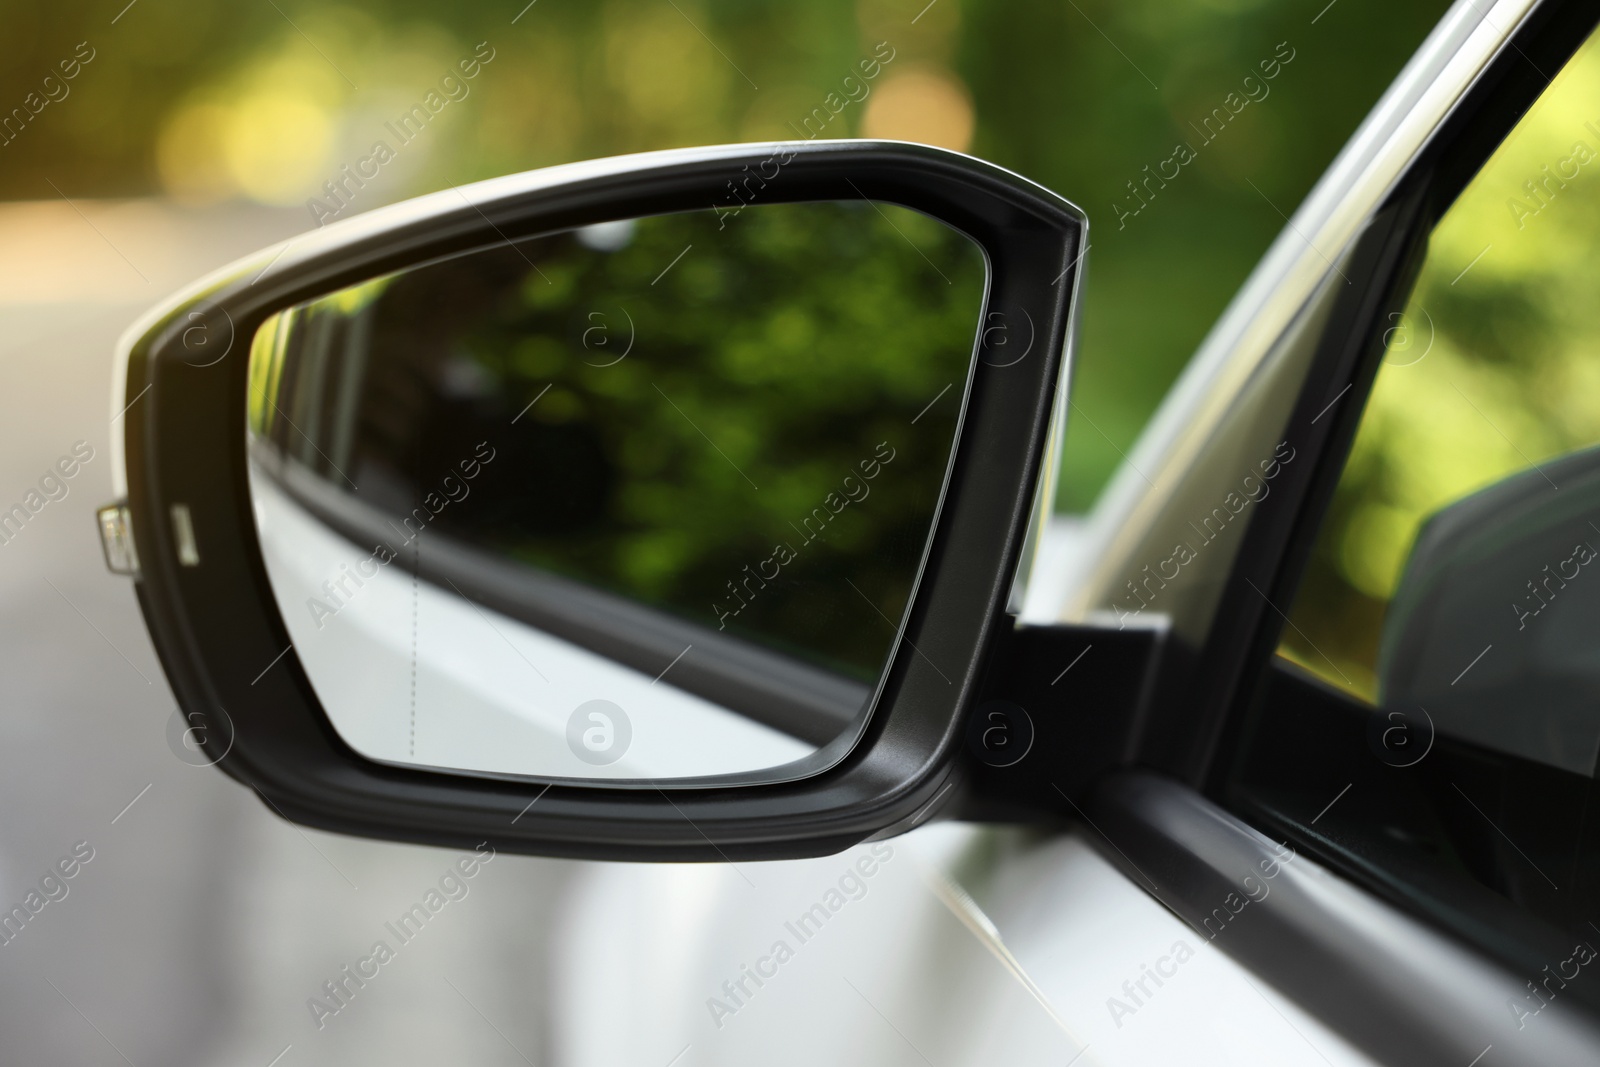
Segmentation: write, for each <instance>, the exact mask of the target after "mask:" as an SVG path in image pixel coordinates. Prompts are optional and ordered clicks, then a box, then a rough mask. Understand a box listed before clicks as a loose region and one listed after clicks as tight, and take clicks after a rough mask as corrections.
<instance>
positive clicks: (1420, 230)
mask: <svg viewBox="0 0 1600 1067" xmlns="http://www.w3.org/2000/svg"><path fill="white" fill-rule="evenodd" d="M1597 25H1600V12H1596V11H1594V10H1589V9H1586V8H1585V6H1584V5H1581V4H1579V3H1575V2H1570V0H1545V2H1543V3H1540V4H1538V5H1537V6H1535V7H1534V9H1533V10H1532V11H1530V13H1529V14H1528V16H1527V17H1526V18H1525V19H1524V20H1523V21H1522V22H1521V23H1520V24H1519V25H1518V26H1517V27H1516V28H1515V30H1514V31H1512V33H1511V34H1509V35H1508V37H1507V38H1506V40H1505V41H1504V43H1503V44H1502V45H1501V47H1500V48H1499V49H1498V50H1497V52H1496V54H1495V56H1494V58H1493V60H1492V61H1491V62H1490V63H1489V64H1488V65H1487V66H1486V67H1485V69H1484V70H1483V71H1482V72H1481V74H1480V75H1479V76H1478V77H1477V78H1476V79H1475V80H1474V82H1473V84H1472V85H1471V86H1470V88H1469V89H1468V90H1467V91H1466V93H1465V94H1463V96H1462V98H1461V99H1460V101H1459V102H1458V103H1457V105H1456V106H1455V107H1454V108H1453V109H1452V110H1451V112H1450V113H1449V115H1448V116H1447V117H1446V119H1445V120H1444V121H1443V122H1442V123H1440V124H1439V125H1438V126H1437V127H1436V128H1435V130H1434V131H1433V133H1432V134H1431V136H1430V137H1429V138H1428V140H1427V143H1426V145H1425V146H1424V148H1423V150H1422V151H1421V152H1419V153H1418V154H1417V156H1416V158H1415V159H1413V160H1412V162H1411V163H1410V164H1409V165H1408V166H1407V167H1406V168H1405V170H1404V172H1403V173H1402V175H1401V176H1400V178H1399V179H1398V180H1397V181H1396V183H1395V184H1394V186H1393V188H1392V189H1391V190H1390V191H1389V193H1388V195H1387V196H1386V197H1385V198H1384V200H1383V201H1382V203H1381V205H1380V206H1379V207H1378V208H1377V210H1376V211H1375V212H1373V214H1372V215H1371V216H1370V218H1369V219H1368V220H1367V221H1366V224H1365V226H1364V228H1363V230H1362V232H1361V234H1360V236H1359V237H1358V238H1357V240H1356V241H1355V242H1354V243H1353V245H1352V247H1351V249H1350V250H1349V252H1348V254H1347V255H1346V257H1345V258H1344V260H1343V261H1342V265H1341V267H1340V269H1341V270H1342V271H1343V273H1344V274H1346V275H1347V276H1348V277H1349V278H1350V280H1351V282H1352V284H1351V285H1350V286H1349V287H1348V288H1349V290H1350V292H1348V293H1346V294H1344V295H1343V296H1342V297H1341V298H1340V299H1339V300H1338V302H1337V304H1336V306H1335V308H1334V311H1333V313H1332V314H1331V315H1330V317H1329V320H1328V325H1327V327H1326V328H1325V329H1324V330H1323V332H1322V335H1321V337H1320V338H1319V341H1318V351H1317V354H1316V357H1315V358H1314V360H1313V362H1312V365H1311V369H1310V371H1309V373H1308V374H1307V375H1306V378H1305V380H1304V382H1303V385H1302V388H1301V391H1300V394H1299V399H1298V400H1297V402H1296V404H1295V408H1294V411H1293V412H1292V413H1291V415H1290V418H1289V422H1288V424H1287V425H1288V426H1289V427H1291V430H1290V431H1289V434H1290V439H1291V441H1292V443H1293V444H1294V445H1295V447H1296V448H1298V449H1302V450H1303V454H1304V455H1306V456H1307V460H1308V461H1307V462H1305V463H1303V464H1302V463H1297V464H1295V465H1294V467H1293V468H1290V471H1291V472H1292V477H1291V478H1290V479H1284V480H1280V481H1279V482H1278V483H1277V484H1276V485H1275V487H1274V491H1275V492H1278V493H1282V494H1283V495H1284V496H1285V498H1286V499H1285V500H1284V501H1281V503H1282V504H1283V505H1284V506H1282V507H1280V508H1279V509H1277V510H1276V511H1274V512H1270V513H1268V512H1263V513H1262V515H1261V516H1258V517H1257V519H1256V521H1254V522H1252V523H1251V525H1250V526H1249V527H1248V528H1247V529H1246V530H1245V532H1244V540H1243V542H1242V544H1241V547H1240V550H1239V552H1238V555H1237V557H1236V559H1235V561H1234V563H1233V565H1232V567H1231V570H1230V572H1229V575H1228V578H1227V581H1226V588H1225V592H1224V594H1223V599H1222V602H1221V604H1220V606H1219V609H1218V611H1217V612H1216V615H1215V619H1214V621H1213V623H1212V626H1211V629H1210V631H1209V635H1208V639H1207V640H1206V642H1205V643H1204V645H1203V646H1202V647H1201V648H1200V649H1199V650H1198V652H1197V654H1196V665H1197V666H1196V672H1195V676H1194V677H1193V678H1192V679H1188V680H1186V681H1185V683H1184V686H1183V690H1184V692H1183V699H1170V698H1169V699H1168V700H1166V701H1163V702H1161V703H1158V704H1157V706H1156V707H1155V708H1154V709H1153V714H1154V717H1153V718H1152V722H1153V723H1154V724H1156V725H1155V728H1153V729H1149V730H1147V731H1146V732H1145V739H1144V742H1143V744H1142V746H1141V754H1142V756H1143V759H1142V760H1141V762H1144V763H1146V764H1147V765H1150V766H1154V767H1156V768H1159V769H1161V770H1164V771H1166V772H1167V773H1169V774H1172V775H1174V776H1176V777H1178V778H1179V779H1180V780H1182V781H1184V782H1187V783H1189V784H1190V785H1192V786H1193V787H1195V788H1196V789H1197V790H1198V791H1199V792H1200V793H1202V794H1203V795H1204V796H1205V797H1206V798H1207V799H1208V800H1209V801H1210V802H1213V803H1215V804H1216V805H1219V806H1221V807H1223V808H1227V809H1231V812H1232V815H1230V816H1229V818H1232V817H1233V816H1238V817H1239V818H1242V819H1243V820H1244V821H1245V822H1246V823H1251V824H1254V825H1255V826H1257V827H1260V828H1261V829H1263V830H1265V832H1266V833H1268V834H1270V835H1271V836H1273V837H1274V838H1280V839H1287V840H1289V841H1290V842H1292V843H1293V845H1294V846H1295V847H1297V848H1302V849H1304V850H1305V851H1306V852H1307V853H1308V854H1309V855H1311V856H1314V857H1315V858H1316V859H1317V860H1319V861H1321V862H1323V863H1326V864H1327V865H1328V867H1330V868H1332V869H1333V870H1335V871H1337V872H1338V873H1340V874H1342V875H1344V876H1345V877H1347V878H1349V879H1351V880H1352V881H1354V882H1355V883H1356V884H1358V885H1360V886H1362V887H1363V888H1365V889H1367V890H1368V891H1370V892H1372V893H1373V894H1374V895H1375V896H1376V897H1378V898H1380V899H1383V900H1386V901H1388V902H1389V903H1390V904H1392V905H1394V906H1395V907H1397V908H1399V909H1400V910H1402V911H1404V912H1409V913H1410V914H1412V915H1413V916H1416V917H1417V918H1419V919H1421V920H1422V921H1423V923H1424V924H1425V925H1430V926H1433V927H1435V928H1440V929H1442V931H1443V932H1444V933H1445V934H1447V935H1448V936H1449V937H1451V938H1452V939H1453V940H1455V941H1457V942H1460V943H1465V944H1468V945H1470V946H1471V947H1472V948H1473V949H1474V950H1476V951H1478V952H1481V953H1483V954H1484V955H1485V956H1487V957H1488V958H1490V959H1493V960H1494V961H1496V962H1497V963H1498V964H1500V965H1502V966H1504V967H1507V968H1509V969H1510V971H1511V973H1513V974H1527V975H1537V974H1539V973H1540V969H1541V967H1543V965H1544V964H1546V963H1549V962H1551V961H1550V960H1549V959H1548V958H1546V957H1545V956H1543V955H1541V954H1540V953H1538V952H1537V950H1535V949H1532V948H1530V947H1529V946H1527V945H1525V944H1523V943H1521V942H1518V941H1517V940H1515V939H1513V938H1510V937H1496V938H1491V937H1488V936H1486V935H1485V931H1486V929H1488V928H1489V926H1491V925H1492V924H1493V922H1494V920H1495V917H1494V916H1485V915H1483V914H1481V911H1480V913H1468V912H1467V911H1465V910H1463V909H1458V908H1452V907H1450V906H1449V902H1448V901H1446V902H1443V903H1444V904H1445V906H1444V907H1435V908H1425V907H1423V906H1422V904H1423V901H1424V899H1433V898H1429V897H1427V893H1428V892H1429V891H1428V890H1424V889H1420V888H1419V887H1417V886H1414V885H1410V884H1407V883H1406V882H1405V881H1404V880H1403V878H1399V877H1396V876H1394V874H1393V873H1392V872H1384V871H1381V870H1378V869H1377V868H1375V867H1374V865H1373V864H1372V863H1371V862H1370V860H1368V859H1367V858H1366V857H1363V856H1362V855H1360V854H1359V853H1358V852H1356V851H1355V850H1353V849H1351V848H1349V847H1346V846H1345V845H1342V844H1340V843H1339V842H1337V841H1335V840H1333V839H1331V838H1330V837H1328V836H1326V835H1322V834H1319V833H1317V832H1316V831H1314V830H1311V829H1310V828H1309V827H1306V826H1302V825H1299V824H1297V823H1294V822H1292V821H1290V820H1287V819H1284V818H1282V817H1280V816H1277V815H1274V814H1273V813H1270V812H1268V811H1266V810H1264V809H1263V808H1261V807H1260V806H1256V805H1252V804H1251V803H1249V802H1248V801H1246V800H1245V799H1243V798H1242V796H1241V795H1240V792H1239V791H1237V790H1235V789H1234V788H1233V782H1234V779H1235V775H1236V773H1237V771H1238V770H1239V769H1240V767H1241V765H1242V762H1243V756H1244V748H1243V743H1244V740H1245V738H1246V737H1247V736H1248V734H1249V731H1250V729H1251V727H1252V726H1253V724H1254V723H1255V722H1256V721H1257V720H1258V718H1259V717H1260V716H1261V715H1262V714H1263V713H1264V711H1265V709H1264V707H1263V700H1264V695H1265V689H1266V684H1267V681H1268V678H1269V674H1270V672H1271V670H1272V663H1273V659H1274V654H1275V651H1276V649H1277V647H1278V644H1279V640H1280V637H1281V634H1282V632H1283V630H1284V627H1285V622H1286V617H1285V616H1284V615H1283V614H1282V613H1281V610H1286V609H1287V608H1288V607H1289V605H1290V604H1291V603H1292V601H1293V598H1294V594H1295V593H1296V591H1297V589H1298V587H1299V584H1300V582H1301V579H1302V578H1303V576H1304V574H1305V571H1306V568H1307V564H1308V563H1309V560H1310V557H1311V553H1312V550H1313V547H1314V545H1315V542H1316V538H1317V535H1318V533H1319V532H1320V530H1321V527H1322V523H1323V521H1324V520H1325V518H1326V516H1327V512H1328V510H1329V506H1330V504H1331V502H1332V499H1333V495H1334V490H1335V488H1336V486H1337V484H1338V482H1339V479H1340V476H1341V475H1342V473H1343V471H1344V467H1345V464H1346V461H1347V460H1348V458H1349V454H1350V450H1351V446H1352V445H1353V443H1354V439H1355V435H1356V430H1357V428H1358V426H1359V424H1360V421H1361V417H1362V414H1363V411H1364V409H1365V402H1366V399H1367V397H1368V395H1369V393H1370V390H1371V388H1372V386H1373V383H1374V380H1375V378H1376V375H1377V371H1378V368H1379V366H1380V365H1381V361H1382V357H1383V354H1384V350H1385V344H1384V340H1383V338H1384V334H1385V329H1384V326H1385V324H1386V323H1388V322H1390V321H1392V320H1391V319H1390V317H1389V316H1390V315H1392V314H1394V313H1398V312H1400V311H1403V309H1404V307H1405V305H1406V302H1407V299H1408V298H1409V296H1410V294H1411V292H1412V289H1413V286H1414V283H1415V281H1416V278H1417V275H1418V272H1419V271H1420V268H1421V265H1422V261H1423V258H1424V256H1425V253H1426V251H1427V247H1428V242H1429V238H1430V236H1431V233H1432V231H1433V229H1434V228H1435V226H1436V225H1437V224H1438V222H1439V220H1440V219H1441V218H1442V217H1443V216H1444V214H1445V213H1446V212H1447V211H1448V210H1449V208H1450V207H1451V206H1452V205H1453V204H1454V202H1455V200H1456V198H1457V197H1458V196H1459V195H1460V193H1461V192H1462V190H1463V189H1465V187H1466V186H1467V184H1468V183H1469V182H1470V181H1471V180H1472V179H1473V178H1474V177H1475V176H1476V175H1477V173H1478V172H1479V170H1480V169H1481V167H1482V166H1483V165H1484V163H1485V162H1486V161H1487V160H1488V159H1489V158H1490V157H1491V156H1492V155H1493V154H1494V152H1495V151H1496V150H1497V149H1498V148H1499V146H1500V145H1501V144H1502V143H1503V141H1504V140H1505V138H1506V137H1507V136H1508V135H1509V134H1510V133H1511V131H1512V130H1513V128H1514V127H1515V126H1516V124H1517V123H1518V122H1519V121H1520V120H1521V119H1522V117H1523V116H1524V115H1525V114H1526V113H1527V111H1528V110H1529V109H1530V108H1531V107H1532V106H1533V104H1534V103H1535V102H1536V101H1537V100H1538V99H1539V98H1540V96H1541V95H1542V94H1543V92H1544V91H1545V90H1546V88H1547V87H1548V86H1549V84H1550V81H1549V80H1547V79H1546V78H1545V77H1544V75H1543V74H1542V73H1541V71H1543V70H1549V71H1552V72H1555V71H1558V70H1560V69H1562V68H1564V67H1565V66H1566V64H1567V63H1568V62H1569V61H1570V59H1571V58H1572V56H1573V55H1574V54H1575V53H1576V52H1577V50H1578V49H1579V48H1580V47H1581V46H1582V45H1583V44H1584V43H1586V42H1587V41H1588V40H1589V38H1590V37H1591V35H1592V34H1594V33H1596V32H1597ZM1330 405H1331V408H1330ZM1324 411H1327V413H1328V415H1329V416H1330V417H1327V418H1321V419H1320V422H1319V421H1318V420H1317V419H1315V418H1314V416H1318V415H1319V413H1321V412H1324ZM1295 427H1302V428H1304V429H1303V430H1302V431H1301V432H1300V435H1298V436H1297V435H1295V431H1294V430H1293V428H1295ZM1184 699H1187V706H1184ZM1241 825H1243V824H1241ZM1326 918H1329V919H1330V921H1334V922H1339V921H1341V920H1340V919H1339V917H1338V916H1337V915H1330V916H1326ZM1500 919H1501V920H1502V921H1503V923H1504V924H1505V926H1506V927H1507V928H1514V927H1515V926H1518V925H1526V923H1527V918H1526V916H1524V915H1523V914H1522V913H1521V912H1520V911H1519V910H1518V909H1516V908H1515V907H1514V906H1513V905H1511V904H1509V903H1506V904H1505V905H1504V913H1503V914H1502V915H1501V916H1500ZM1486 920H1487V921H1486ZM1308 951H1310V952H1311V953H1312V957H1311V958H1312V959H1314V958H1315V956H1316V955H1317V953H1318V952H1319V951H1322V952H1324V954H1325V953H1326V952H1331V951H1334V950H1333V949H1332V948H1329V947H1327V946H1324V948H1323V949H1321V950H1318V949H1316V948H1315V947H1312V948H1311V949H1308ZM1309 962H1311V959H1307V960H1306V961H1304V962H1303V964H1302V965H1304V963H1309ZM1448 980H1449V975H1448V974H1441V975H1440V976H1439V982H1438V986H1439V989H1438V990H1437V991H1436V992H1437V993H1438V994H1439V997H1443V994H1444V989H1445V987H1446V985H1447V984H1448ZM1347 992H1348V991H1347ZM1427 992H1428V991H1427V990H1418V993H1419V994H1422V995H1423V999H1426V994H1427ZM1330 995H1331V996H1337V994H1336V993H1330ZM1435 999H1438V998H1435ZM1445 999H1448V998H1445ZM1577 999H1587V998H1574V1001H1575V1000H1577ZM1440 1003H1443V1001H1442V1000H1441V1001H1440ZM1590 1010H1591V1011H1592V1010H1594V1009H1593V1008H1592V1007H1591V1008H1590Z"/></svg>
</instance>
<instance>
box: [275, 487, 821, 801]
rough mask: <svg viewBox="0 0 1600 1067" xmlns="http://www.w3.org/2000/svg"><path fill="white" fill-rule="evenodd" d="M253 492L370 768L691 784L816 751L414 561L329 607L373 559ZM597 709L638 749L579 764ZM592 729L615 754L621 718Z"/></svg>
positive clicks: (312, 661) (336, 718) (301, 646)
mask: <svg viewBox="0 0 1600 1067" xmlns="http://www.w3.org/2000/svg"><path fill="white" fill-rule="evenodd" d="M252 494H253V497H254V503H255V508H256V518H257V529H258V531H259V533H260V537H261V549H262V556H263V559H264V561H265V563H266V567H267V573H268V575H269V576H270V577H271V579H272V584H273V592H274V594H275V595H276V596H277V597H278V600H279V604H280V606H281V608H282V611H283V618H284V621H285V623H286V624H287V625H288V627H289V633H290V636H291V637H292V638H293V640H294V646H295V650H296V651H297V652H298V653H299V655H300V658H301V660H302V661H303V662H304V663H305V664H306V669H307V671H308V672H309V674H310V675H311V677H312V678H314V679H315V680H316V684H317V688H318V695H319V696H320V697H321V698H322V701H323V705H324V706H325V707H326V708H328V710H329V718H330V721H331V722H332V723H333V725H334V728H335V729H336V730H338V731H339V735H340V736H341V737H342V738H344V740H345V743H347V744H348V745H350V747H352V748H354V749H355V750H356V751H357V752H360V753H361V754H362V755H364V756H367V757H368V758H370V759H375V760H381V761H384V762H392V763H402V764H420V765H422V766H429V767H439V768H444V769H466V770H470V771H473V772H475V773H483V774H504V775H524V774H527V773H528V768H529V767H537V768H539V769H540V773H542V774H556V773H559V774H561V775H562V776H564V777H572V778H693V777H702V776H707V775H717V774H730V773H736V772H739V771H743V770H747V769H749V768H751V767H776V766H779V765H781V764H785V763H789V762H792V761H794V760H798V759H802V758H804V757H805V756H808V755H810V754H811V752H812V751H813V748H812V746H810V745H807V744H805V743H804V742H802V741H799V740H797V739H795V738H793V737H790V736H788V735H786V734H783V733H780V732H779V731H777V730H774V729H772V728H770V727H767V726H763V725H762V724H760V723H758V722H756V721H755V720H753V719H749V718H746V717H745V716H742V715H738V714H735V713H734V712H731V711H727V710H725V709H723V708H720V707H717V706H716V705H715V704H712V703H711V702H710V701H707V700H703V699H701V698H699V697H697V696H694V695H693V694H690V693H685V692H683V691H682V690H680V689H677V688H675V687H673V686H672V684H671V682H670V674H669V675H668V676H666V677H664V678H662V679H661V680H660V682H659V683H658V682H657V681H656V680H655V679H652V678H651V677H650V676H649V675H646V674H643V673H640V672H638V671H635V670H631V669H630V668H628V667H625V666H623V665H621V664H619V663H615V662H613V661H611V660H608V659H606V658H604V657H602V656H598V655H596V654H595V653H593V652H590V651H588V650H587V649H583V648H579V647H578V646H576V645H573V644H570V643H568V642H566V641H562V640H560V639H559V638H556V637H552V636H550V635H548V634H544V633H541V632H539V631H538V630H535V629H534V628H532V627H530V626H528V625H527V624H525V623H523V622H521V621H520V620H518V619H513V618H509V617H507V616H505V615H501V614H499V613H497V612H495V611H494V610H493V609H492V608H486V607H483V606H481V605H476V604H473V603H471V602H470V601H467V600H465V599H463V598H461V597H458V596H455V595H453V594H452V593H451V591H450V590H448V589H444V590H441V589H440V588H439V587H438V586H435V585H432V584H430V583H428V582H418V581H413V577H412V574H411V573H410V571H409V570H408V568H407V564H408V557H409V555H410V553H409V551H407V552H405V553H404V554H403V555H401V556H400V557H399V558H397V559H395V560H394V561H393V562H391V563H389V564H387V565H384V566H381V567H379V568H377V573H376V574H375V575H373V576H372V577H370V578H363V579H362V582H363V584H362V585H361V586H359V587H358V588H356V587H353V586H352V585H351V584H350V583H348V582H347V583H346V588H355V589H356V591H355V593H354V595H351V596H348V597H347V598H345V599H343V600H342V601H340V600H338V599H337V598H336V597H330V594H329V592H328V591H327V589H326V588H325V583H328V582H329V580H330V578H333V579H337V578H339V577H340V576H341V574H342V573H348V571H349V569H350V568H351V567H353V566H354V564H355V563H356V561H359V560H363V559H366V558H367V557H368V555H369V554H370V552H371V550H370V549H364V548H362V547H360V546H358V545H356V544H354V543H353V542H351V541H348V540H346V539H345V538H343V537H341V536H339V535H338V534H336V533H334V532H332V531H330V530H329V529H328V528H327V527H326V526H325V525H323V524H322V523H321V522H320V521H318V519H317V518H316V517H315V516H314V515H312V514H311V513H310V512H308V511H307V510H306V509H305V508H303V507H301V506H300V505H299V504H297V503H296V502H295V501H294V500H293V498H291V497H290V496H289V495H288V494H286V493H284V492H283V491H282V490H280V489H278V488H277V485H276V483H275V482H274V481H273V480H272V479H271V478H269V477H265V476H260V475H257V476H254V477H253V478H252ZM427 536H428V535H427V534H426V533H425V534H423V535H421V536H420V537H419V538H418V539H417V542H416V544H417V546H418V551H420V552H423V553H425V552H426V551H427V548H426V537H427ZM312 602H316V604H319V605H320V604H329V603H337V604H338V605H339V606H338V607H337V608H336V609H335V610H334V611H333V614H331V615H325V614H323V613H322V612H321V611H320V610H316V611H314V610H312V609H311V608H308V606H307V605H308V604H311V603H312ZM418 650H421V652H422V654H421V655H417V652H418ZM690 654H691V655H692V654H693V653H692V652H691V653H690ZM413 657H415V658H413ZM596 699H604V700H609V701H612V702H614V703H616V704H617V705H618V706H619V707H620V708H622V709H624V711H625V713H626V714H627V715H628V720H629V722H630V723H631V726H632V741H631V743H630V744H628V745H627V747H626V749H625V751H624V752H622V753H620V754H618V755H617V756H616V758H615V761H614V762H609V763H604V764H601V763H596V762H594V761H593V760H586V759H583V758H581V757H580V756H578V755H577V754H576V753H575V752H574V751H573V750H572V748H571V746H570V745H569V744H568V739H567V734H568V721H569V719H570V718H571V717H572V715H573V713H574V712H575V711H577V710H578V709H579V707H580V705H583V704H584V703H586V702H588V701H592V700H596ZM591 714H593V713H591ZM585 719H587V716H585ZM594 727H600V728H602V729H604V728H606V727H609V729H610V730H611V733H612V738H611V741H612V743H613V745H614V744H615V742H616V741H617V740H618V739H619V738H618V736H617V735H618V731H617V724H616V723H610V724H605V723H599V722H597V721H595V720H593V719H587V721H586V723H585V730H586V731H587V730H589V729H591V728H594ZM708 739H714V740H712V741H711V742H710V743H708ZM590 740H591V741H599V740H601V738H600V737H599V735H596V736H594V737H592V738H590ZM585 747H586V748H591V747H592V746H589V745H585ZM601 747H602V749H603V748H605V747H606V746H601ZM595 751H599V750H595ZM607 754H608V755H609V754H610V753H607Z"/></svg>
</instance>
